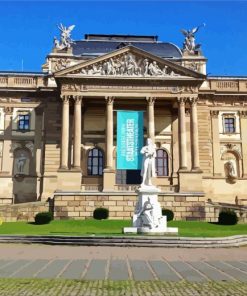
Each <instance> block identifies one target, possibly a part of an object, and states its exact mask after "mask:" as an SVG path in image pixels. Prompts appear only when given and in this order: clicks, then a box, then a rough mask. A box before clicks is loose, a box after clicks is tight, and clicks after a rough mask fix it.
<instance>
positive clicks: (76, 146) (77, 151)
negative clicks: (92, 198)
mask: <svg viewBox="0 0 247 296" xmlns="http://www.w3.org/2000/svg"><path fill="white" fill-rule="evenodd" d="M73 99H74V143H73V167H74V168H75V169H80V168H81V105H82V97H81V96H74V97H73Z"/></svg>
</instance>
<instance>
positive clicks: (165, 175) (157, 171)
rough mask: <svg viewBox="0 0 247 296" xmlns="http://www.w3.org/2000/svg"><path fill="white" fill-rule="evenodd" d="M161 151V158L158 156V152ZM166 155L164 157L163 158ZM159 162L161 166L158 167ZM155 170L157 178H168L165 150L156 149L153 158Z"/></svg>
mask: <svg viewBox="0 0 247 296" xmlns="http://www.w3.org/2000/svg"><path fill="white" fill-rule="evenodd" d="M159 150H160V151H162V152H163V155H162V157H160V156H158V151H159ZM165 155H166V157H164V156H165ZM159 160H161V161H162V166H159V165H158V162H159ZM155 168H156V175H157V177H169V173H170V169H169V154H168V152H167V150H166V149H164V148H158V149H156V157H155ZM159 168H162V175H159Z"/></svg>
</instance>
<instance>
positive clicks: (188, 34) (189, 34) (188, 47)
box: [181, 24, 205, 54]
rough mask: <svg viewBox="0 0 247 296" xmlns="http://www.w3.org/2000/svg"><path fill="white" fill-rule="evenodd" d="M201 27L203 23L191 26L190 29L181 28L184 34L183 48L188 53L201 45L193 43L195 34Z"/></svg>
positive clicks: (193, 51)
mask: <svg viewBox="0 0 247 296" xmlns="http://www.w3.org/2000/svg"><path fill="white" fill-rule="evenodd" d="M201 27H205V24H202V25H200V26H198V27H195V28H192V29H191V30H184V29H182V30H181V32H182V33H183V35H184V36H185V40H184V43H183V50H184V51H187V52H189V53H192V54H194V53H195V51H196V50H198V49H199V48H200V47H201V44H196V43H195V34H196V32H198V30H199V29H200V28H201Z"/></svg>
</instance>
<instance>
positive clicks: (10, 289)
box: [0, 279, 247, 296]
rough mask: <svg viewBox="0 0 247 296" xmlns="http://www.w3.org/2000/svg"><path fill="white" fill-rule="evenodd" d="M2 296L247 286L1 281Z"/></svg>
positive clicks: (197, 293)
mask: <svg viewBox="0 0 247 296" xmlns="http://www.w3.org/2000/svg"><path fill="white" fill-rule="evenodd" d="M0 289H1V296H10V295H11V296H20V295H23V296H24V295H39V296H61V295H63V296H71V295H77V296H120V295H126V296H133V295H135V296H162V295H166V296H174V295H176V296H184V295H193V296H202V295H211V296H226V295H239V296H244V295H247V294H246V293H247V283H241V284H240V283H239V282H236V281H233V282H214V281H209V282H203V283H190V282H186V281H180V282H166V281H131V280H129V281H107V280H106V281H82V280H62V279H0Z"/></svg>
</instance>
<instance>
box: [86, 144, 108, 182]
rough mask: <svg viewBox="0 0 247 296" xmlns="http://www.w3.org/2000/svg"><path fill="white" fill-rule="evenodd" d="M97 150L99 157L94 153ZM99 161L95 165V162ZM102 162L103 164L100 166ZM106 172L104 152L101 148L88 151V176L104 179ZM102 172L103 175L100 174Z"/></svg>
mask: <svg viewBox="0 0 247 296" xmlns="http://www.w3.org/2000/svg"><path fill="white" fill-rule="evenodd" d="M95 150H97V151H98V153H97V155H94V151H95ZM95 159H96V160H97V163H96V164H94V160H95ZM100 160H101V163H102V164H100ZM94 168H97V173H94ZM103 170H104V151H103V150H102V149H101V148H98V147H94V148H92V149H90V150H89V151H88V154H87V175H88V176H93V177H95V176H96V177H97V176H98V177H102V176H103ZM100 172H101V173H100Z"/></svg>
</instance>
